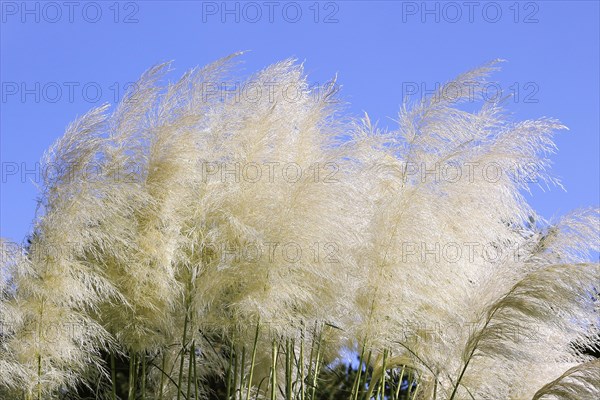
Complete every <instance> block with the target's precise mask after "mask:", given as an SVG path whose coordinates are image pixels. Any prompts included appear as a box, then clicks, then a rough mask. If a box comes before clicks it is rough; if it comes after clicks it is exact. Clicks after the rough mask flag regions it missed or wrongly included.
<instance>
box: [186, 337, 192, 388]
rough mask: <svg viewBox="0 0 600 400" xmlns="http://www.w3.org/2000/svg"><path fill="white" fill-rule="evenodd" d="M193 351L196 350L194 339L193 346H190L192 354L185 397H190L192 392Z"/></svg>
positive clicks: (189, 360)
mask: <svg viewBox="0 0 600 400" xmlns="http://www.w3.org/2000/svg"><path fill="white" fill-rule="evenodd" d="M193 352H194V341H193V340H192V346H191V347H190V355H189V356H188V376H187V392H186V395H185V397H187V398H188V399H189V398H190V393H191V392H192V362H193V357H194V356H193V355H192V354H193Z"/></svg>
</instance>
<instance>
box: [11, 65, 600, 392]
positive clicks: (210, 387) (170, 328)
mask: <svg viewBox="0 0 600 400" xmlns="http://www.w3.org/2000/svg"><path fill="white" fill-rule="evenodd" d="M236 56H237V54H235V55H232V56H230V57H227V58H224V59H222V60H219V61H217V62H215V63H213V64H211V65H209V66H207V67H204V68H201V69H194V70H192V71H189V72H186V73H185V74H184V75H183V76H182V77H181V78H180V79H179V80H178V81H176V82H172V83H168V84H166V85H162V83H161V82H162V81H163V80H164V77H165V74H166V73H168V72H169V69H170V63H166V64H161V65H158V66H155V67H153V68H151V69H149V70H148V71H147V72H146V73H144V74H143V76H142V77H141V78H140V80H139V81H138V82H137V84H136V85H134V86H133V87H132V89H131V90H130V91H129V92H128V93H127V94H126V95H125V97H124V99H123V100H122V101H121V102H120V103H119V104H118V105H117V106H116V107H115V109H114V111H113V112H112V113H110V114H109V107H108V106H101V107H99V108H96V109H94V110H92V111H90V112H89V113H88V114H86V115H84V116H83V117H81V118H79V119H78V120H77V121H76V122H74V123H73V124H71V125H70V126H69V128H68V129H67V132H66V133H65V135H64V136H63V137H62V138H60V139H59V140H58V141H57V142H56V143H55V144H54V145H53V147H52V148H51V149H50V150H49V151H48V153H47V154H46V155H45V157H44V162H45V165H47V166H52V168H51V169H49V170H50V171H52V172H51V173H50V174H48V176H47V177H46V181H45V184H44V187H43V190H42V193H41V199H40V214H39V216H38V217H37V218H36V222H35V227H34V230H33V233H32V235H31V237H30V244H29V245H28V246H26V247H25V248H23V249H20V250H19V251H12V252H8V251H7V252H6V253H7V254H3V257H2V260H3V263H2V279H1V280H0V284H1V285H2V286H1V287H0V289H1V297H0V300H1V301H0V317H1V321H2V323H3V326H4V327H5V328H4V329H3V331H2V336H1V337H0V340H1V341H0V344H1V349H2V353H1V354H0V386H1V389H0V393H1V394H2V396H3V398H11V399H12V398H15V399H46V398H60V397H61V396H62V395H64V394H65V393H75V390H76V388H77V387H82V385H83V386H87V387H89V389H88V390H90V391H91V392H92V393H94V396H96V397H106V398H112V399H116V398H117V396H118V395H119V393H120V394H121V395H126V396H127V398H128V399H130V400H133V399H138V398H142V399H146V398H147V399H151V398H152V399H178V400H179V399H191V398H215V396H221V397H222V398H227V399H240V400H241V399H251V398H269V399H279V398H284V399H302V400H305V399H306V400H308V399H316V398H319V396H320V393H321V390H324V389H323V388H324V386H323V385H322V384H321V376H322V374H323V373H324V372H327V370H329V369H330V368H332V367H331V366H332V365H333V364H332V363H334V362H335V360H336V358H338V357H339V354H340V351H342V349H344V348H349V349H352V350H353V351H354V352H355V353H356V354H358V355H359V356H360V357H359V358H360V360H359V367H358V370H357V373H356V374H355V375H354V376H353V378H352V379H353V385H352V388H351V393H350V394H349V396H350V397H351V398H352V399H356V400H358V399H367V398H377V399H384V398H385V399H398V398H400V397H401V396H404V397H403V398H411V399H450V400H454V399H468V398H471V399H481V398H495V399H509V398H510V399H529V398H536V399H537V398H539V399H546V398H548V399H550V398H552V399H554V398H572V399H575V398H590V399H591V398H594V397H595V396H597V394H598V391H599V390H600V388H599V383H598V376H597V375H598V366H597V362H596V361H595V360H593V359H592V358H591V357H590V356H588V355H585V354H584V350H585V349H594V348H596V349H597V347H598V340H597V338H598V334H599V330H600V326H599V324H600V318H599V316H598V310H599V304H598V290H599V283H598V282H599V280H598V277H599V276H600V270H599V267H598V264H597V263H590V258H591V255H592V254H593V253H592V252H597V251H598V235H599V231H598V226H599V225H598V222H599V219H598V218H599V215H598V210H591V209H590V210H578V211H574V212H572V213H571V214H568V215H566V216H564V217H562V218H561V219H559V220H557V221H544V220H543V219H542V218H541V217H539V216H537V215H536V213H535V211H534V210H533V209H532V208H531V207H530V206H529V205H528V204H527V202H526V201H525V198H524V197H523V195H522V192H523V190H528V188H529V187H530V185H531V184H541V185H560V183H559V182H558V181H557V180H556V179H555V178H553V177H552V176H551V175H550V174H549V167H550V160H549V159H548V156H549V155H550V154H551V153H552V152H553V151H554V150H555V147H554V144H553V142H552V135H553V133H554V132H555V131H556V130H560V129H564V128H565V127H564V126H563V125H562V124H560V122H558V121H556V120H554V119H550V118H540V119H537V120H533V121H521V122H511V121H509V120H508V119H507V118H506V117H505V115H504V111H503V110H502V107H501V106H502V104H501V103H502V101H501V100H499V101H498V102H489V101H488V102H484V104H483V106H482V108H481V109H480V110H478V111H475V112H467V111H465V110H464V109H463V107H461V102H464V101H466V100H468V98H467V97H459V98H455V97H454V98H452V99H450V98H448V97H447V96H445V95H444V94H445V93H446V92H447V91H448V89H449V88H451V87H453V85H457V86H462V85H467V84H473V83H474V82H475V83H479V84H483V83H485V82H486V79H487V76H488V75H489V74H490V73H491V72H493V71H494V70H495V69H497V65H498V61H496V62H492V63H489V64H487V65H484V66H483V67H480V68H478V69H475V70H473V71H470V72H468V73H466V74H463V75H461V76H459V77H457V78H456V79H455V80H453V81H451V82H449V83H448V84H447V85H446V86H443V87H442V88H440V90H439V91H438V93H436V94H434V95H433V96H432V97H431V98H427V99H422V100H420V101H418V102H416V103H415V104H409V103H408V102H405V104H404V106H403V108H402V109H401V111H400V113H399V116H398V122H399V124H398V129H397V130H393V131H389V130H382V129H379V128H378V127H377V126H376V124H374V123H373V122H372V121H371V120H370V119H369V117H368V115H365V116H364V117H363V118H361V119H353V118H347V117H345V116H343V114H342V112H341V111H342V109H341V102H340V101H339V99H338V97H337V96H338V95H337V89H336V86H335V84H328V85H323V86H319V87H313V86H311V85H310V84H309V81H308V79H307V77H306V76H305V74H304V72H303V66H302V65H299V64H297V63H296V62H294V61H293V60H285V61H283V62H280V63H277V64H275V65H272V66H270V67H268V68H266V69H264V70H263V71H260V72H258V73H257V74H255V75H253V76H251V77H249V78H248V80H247V81H246V84H245V85H241V86H238V87H235V88H233V89H231V88H229V90H225V91H224V90H223V85H222V83H223V82H227V81H228V80H229V79H233V78H232V76H234V75H233V72H232V71H234V69H235V60H236ZM249 87H253V88H259V89H260V90H261V91H260V92H249V91H248V88H249ZM252 93H254V95H252ZM257 93H260V94H258V95H257ZM290 93H293V96H292V95H291V94H290ZM469 93H470V92H469ZM469 93H465V94H466V95H469ZM490 168H492V169H491V170H492V171H493V172H494V173H493V174H491V175H490ZM498 172H499V173H498ZM3 247H7V246H3ZM57 249H58V251H56V250H57ZM8 253H10V254H8ZM57 322H60V324H61V326H62V325H63V324H69V325H74V326H77V327H78V328H80V329H74V330H68V329H56V330H54V331H53V332H54V334H53V336H52V338H51V339H52V340H49V338H48V335H47V334H42V333H44V332H46V331H47V330H48V329H49V328H48V327H49V326H52V325H53V324H56V323H57ZM83 327H85V329H81V328H83ZM115 360H126V361H127V362H128V363H129V365H128V367H129V370H128V378H127V379H125V381H124V382H123V381H119V380H120V379H121V380H122V379H123V378H118V377H119V376H122V375H117V374H116V371H115V369H116V367H115ZM406 379H408V381H406ZM403 382H407V383H408V387H406V386H403ZM123 383H125V384H126V386H127V388H128V390H127V393H126V394H123V393H121V391H120V389H118V388H119V387H120V386H121V385H122V384H123ZM217 383H218V384H217ZM218 387H222V390H223V392H222V393H221V392H218V390H219V389H218Z"/></svg>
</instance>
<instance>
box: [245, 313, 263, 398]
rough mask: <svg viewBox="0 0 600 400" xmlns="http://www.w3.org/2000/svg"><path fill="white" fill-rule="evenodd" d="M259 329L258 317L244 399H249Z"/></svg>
mask: <svg viewBox="0 0 600 400" xmlns="http://www.w3.org/2000/svg"><path fill="white" fill-rule="evenodd" d="M259 330H260V319H258V321H256V333H255V334H254V343H253V344H252V359H251V363H250V376H249V377H248V390H247V391H246V400H250V387H251V386H252V377H253V375H254V363H255V361H256V348H257V347H258V332H259Z"/></svg>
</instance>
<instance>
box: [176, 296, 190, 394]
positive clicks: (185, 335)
mask: <svg viewBox="0 0 600 400" xmlns="http://www.w3.org/2000/svg"><path fill="white" fill-rule="evenodd" d="M189 311H190V310H189V297H186V300H185V318H184V320H183V338H182V340H181V359H180V360H179V377H178V378H177V400H180V399H181V383H182V381H183V364H184V361H185V348H186V342H187V327H188V322H189Z"/></svg>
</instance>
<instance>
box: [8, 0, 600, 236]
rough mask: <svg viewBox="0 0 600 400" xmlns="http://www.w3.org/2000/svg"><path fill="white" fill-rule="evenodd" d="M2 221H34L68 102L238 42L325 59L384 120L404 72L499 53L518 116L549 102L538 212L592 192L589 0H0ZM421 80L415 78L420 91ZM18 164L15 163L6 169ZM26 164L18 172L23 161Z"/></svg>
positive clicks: (315, 73)
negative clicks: (549, 167)
mask: <svg viewBox="0 0 600 400" xmlns="http://www.w3.org/2000/svg"><path fill="white" fill-rule="evenodd" d="M1 7H2V9H1V11H2V14H1V18H2V21H1V40H0V45H1V50H0V52H1V53H0V56H1V60H0V68H1V76H0V81H1V83H2V98H1V103H0V105H1V107H2V109H1V123H0V130H1V150H0V154H1V157H2V168H3V169H2V190H1V195H0V201H1V204H0V212H1V214H0V217H1V224H0V225H1V232H0V234H1V236H2V237H5V238H8V239H10V240H13V241H21V240H22V239H23V237H24V236H25V235H26V234H27V233H28V232H29V230H30V229H31V221H32V219H33V217H34V213H35V206H36V197H37V189H36V186H35V184H34V183H33V182H31V181H32V180H33V181H35V180H37V179H39V176H40V174H39V173H36V172H27V171H28V170H35V165H36V163H37V162H38V160H39V159H40V157H41V156H42V154H43V152H44V150H45V149H46V148H48V146H50V145H51V144H52V142H53V141H54V140H56V139H57V138H58V137H59V136H60V135H61V134H62V133H63V132H64V129H65V127H66V126H67V124H68V123H69V122H70V121H72V120H73V119H74V118H75V117H76V116H77V115H81V114H83V113H85V112H86V111H87V110H88V109H90V108H92V107H94V106H96V105H99V104H101V103H103V102H110V103H114V102H115V100H118V98H119V96H120V95H122V93H123V90H124V87H125V86H126V85H127V83H128V82H131V81H134V80H136V79H137V78H138V77H139V75H140V74H141V73H142V72H143V71H144V70H145V69H146V68H148V67H149V66H151V65H153V64H155V63H158V62H161V61H166V60H174V61H175V62H174V68H175V71H174V72H173V73H172V74H171V75H170V77H171V78H172V79H174V78H175V77H176V76H177V75H179V74H181V73H183V71H185V70H186V69H188V68H191V67H193V66H196V65H204V64H206V63H209V62H211V61H214V60H215V59H217V58H219V57H222V56H225V55H227V54H230V53H233V52H235V51H239V50H251V51H250V52H248V53H247V54H245V55H244V56H243V57H242V60H243V63H242V65H241V67H242V70H243V71H244V72H246V73H247V74H249V73H252V72H254V71H256V70H258V69H260V68H263V67H265V66H267V65H269V64H271V63H273V62H276V61H279V60H281V59H284V58H287V57H295V58H297V59H298V60H300V61H304V62H305V67H306V72H307V73H308V74H309V78H310V80H311V81H313V82H319V83H323V82H326V81H328V80H329V79H330V78H331V77H332V76H334V75H335V74H336V73H337V74H338V82H339V83H340V84H341V85H342V93H341V94H342V96H343V98H344V99H345V100H346V101H348V102H349V104H350V105H349V107H348V109H347V111H348V112H349V113H353V114H360V113H362V112H363V111H367V112H368V113H369V114H370V116H371V118H372V119H374V120H379V121H380V125H381V126H389V127H390V128H393V127H394V122H393V120H392V119H394V118H395V117H396V115H397V112H398V109H399V106H400V103H401V102H402V98H403V96H404V94H406V93H405V92H406V89H407V88H408V87H412V88H414V87H417V88H419V92H421V89H422V88H424V89H425V90H427V89H431V88H434V87H435V85H436V83H437V82H443V81H446V80H448V79H451V78H452V77H454V76H455V75H457V74H458V73H460V72H463V71H466V70H468V69H470V68H472V67H475V66H478V65H481V64H483V63H484V62H486V61H489V60H492V59H495V58H503V59H506V60H508V62H506V63H504V64H503V66H502V71H500V72H498V73H496V74H495V75H494V77H493V79H494V80H495V81H496V82H497V86H495V87H494V89H495V88H500V89H501V90H502V91H503V93H505V94H508V93H514V94H518V96H515V98H514V99H513V100H510V101H509V102H508V103H507V108H508V110H509V111H510V112H511V113H512V114H514V118H515V119H524V118H536V117H542V116H551V117H556V118H558V119H560V120H561V121H562V122H563V123H565V124H566V125H567V126H569V128H570V131H568V132H561V133H559V135H558V137H557V139H556V142H557V145H558V148H559V151H558V153H557V154H556V155H555V156H554V157H553V160H554V168H553V172H554V174H555V175H556V176H558V177H560V178H561V179H562V181H563V184H564V185H565V187H566V189H567V191H566V192H564V191H562V190H560V189H558V188H554V189H552V190H550V191H546V192H543V191H541V190H537V189H534V190H533V196H532V197H531V203H532V204H533V206H534V207H535V208H536V209H537V210H538V211H539V212H540V213H541V214H542V215H543V216H544V217H546V218H550V217H552V216H559V215H561V214H564V213H565V212H567V211H569V210H571V209H574V208H577V207H583V206H596V207H597V206H598V204H599V202H600V200H599V197H600V189H599V181H600V177H599V152H600V151H599V147H600V144H599V136H600V134H599V133H600V126H599V123H600V121H599V109H600V104H599V93H600V84H599V75H600V74H599V71H600V69H599V58H600V55H599V48H600V45H599V41H600V32H599V21H600V10H599V2H597V1H521V2H516V1H507V2H504V1H498V2H488V1H483V2H478V1H474V2H462V1H458V2H436V1H433V2H427V3H423V2H420V1H419V2H411V1H408V2H407V1H321V2H316V1H297V2H290V1H281V2H280V1H273V2H268V1H257V2H222V1H217V2H200V1H168V2H167V1H137V2H133V1H123V2H115V1H107V2H103V1H96V2H86V1H84V2H78V1H75V2H71V3H68V2H66V3H65V2H62V1H58V2H36V1H29V2H21V1H17V2H13V1H3V2H2V4H1ZM416 95H417V96H418V95H419V93H417V94H416ZM492 95H493V94H492ZM14 168H17V170H16V173H15V170H14ZM23 175H24V176H23Z"/></svg>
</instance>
